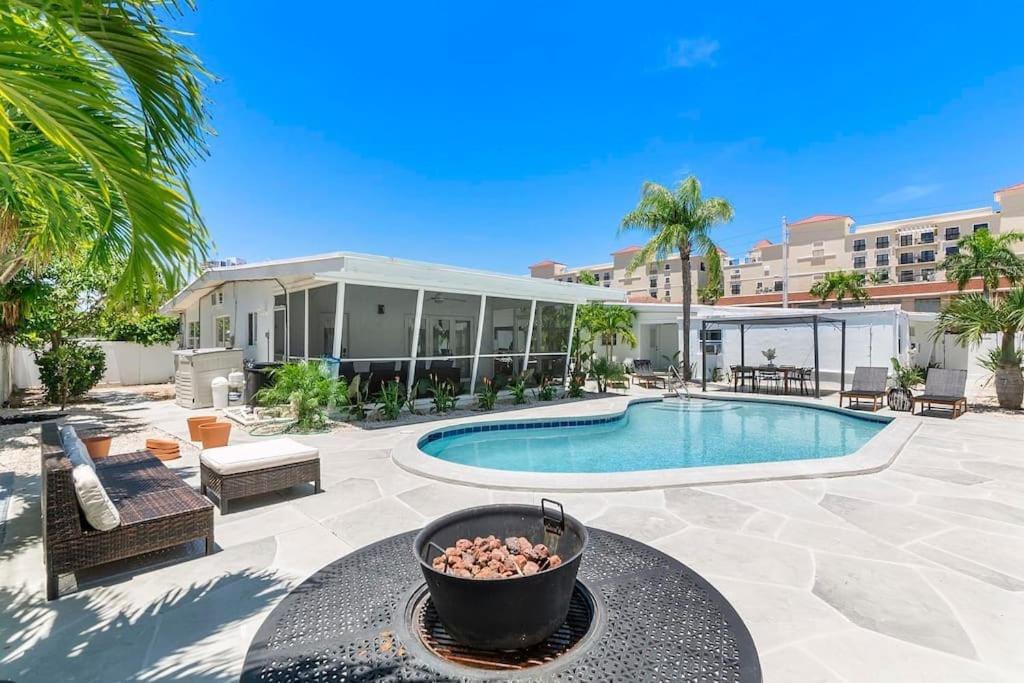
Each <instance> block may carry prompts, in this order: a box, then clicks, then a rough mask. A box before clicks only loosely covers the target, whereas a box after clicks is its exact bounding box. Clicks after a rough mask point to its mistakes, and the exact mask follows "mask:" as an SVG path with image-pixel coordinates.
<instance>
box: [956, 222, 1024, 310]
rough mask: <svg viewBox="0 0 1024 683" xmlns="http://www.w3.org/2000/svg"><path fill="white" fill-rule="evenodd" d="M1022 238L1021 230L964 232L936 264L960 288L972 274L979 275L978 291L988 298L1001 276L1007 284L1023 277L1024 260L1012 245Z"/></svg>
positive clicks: (971, 277)
mask: <svg viewBox="0 0 1024 683" xmlns="http://www.w3.org/2000/svg"><path fill="white" fill-rule="evenodd" d="M1021 241H1024V233H1019V232H1006V233H1003V234H1001V235H992V234H991V233H989V232H988V231H987V230H982V231H979V232H975V233H972V234H970V235H965V236H964V237H961V238H960V241H959V242H957V253H955V254H950V255H949V256H947V257H946V258H945V259H944V260H943V261H942V262H941V263H940V264H939V268H942V269H944V270H945V271H946V279H947V280H951V281H952V282H955V283H956V286H957V288H958V289H960V290H963V289H964V287H966V286H967V283H968V282H970V281H971V279H973V278H976V277H977V278H981V287H982V295H983V296H984V297H985V298H986V299H991V298H992V291H993V290H995V289H998V288H999V281H1000V279H1001V278H1006V279H1007V280H1009V282H1010V284H1011V285H1016V284H1019V283H1021V282H1022V281H1024V260H1022V259H1021V257H1020V256H1018V255H1017V254H1015V253H1014V251H1013V249H1012V247H1013V245H1014V244H1017V243H1019V242H1021Z"/></svg>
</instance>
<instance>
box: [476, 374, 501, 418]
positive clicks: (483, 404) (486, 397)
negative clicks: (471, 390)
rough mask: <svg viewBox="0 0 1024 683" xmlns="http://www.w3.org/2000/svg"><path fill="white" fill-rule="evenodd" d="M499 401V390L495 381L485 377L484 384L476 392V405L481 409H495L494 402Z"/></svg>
mask: <svg viewBox="0 0 1024 683" xmlns="http://www.w3.org/2000/svg"><path fill="white" fill-rule="evenodd" d="M497 402H498V390H497V389H495V388H494V382H492V381H491V380H490V379H488V378H487V377H484V378H483V386H482V387H481V388H480V391H478V392H476V407H477V408H478V409H479V410H494V404H496V403H497Z"/></svg>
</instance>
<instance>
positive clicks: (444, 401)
mask: <svg viewBox="0 0 1024 683" xmlns="http://www.w3.org/2000/svg"><path fill="white" fill-rule="evenodd" d="M427 391H428V392H430V401H431V404H432V405H431V406H430V412H432V413H436V414H438V415H441V414H444V413H450V412H451V411H452V410H454V409H455V404H456V403H457V401H458V398H457V397H456V396H455V387H453V386H452V383H451V381H450V380H447V379H441V378H439V377H437V376H436V375H431V376H430V388H429V389H427Z"/></svg>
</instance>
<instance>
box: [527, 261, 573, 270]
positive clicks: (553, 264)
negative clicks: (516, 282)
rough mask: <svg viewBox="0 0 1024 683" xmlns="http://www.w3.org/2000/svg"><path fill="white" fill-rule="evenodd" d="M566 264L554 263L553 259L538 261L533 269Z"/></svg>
mask: <svg viewBox="0 0 1024 683" xmlns="http://www.w3.org/2000/svg"><path fill="white" fill-rule="evenodd" d="M564 265H565V264H564V263H562V262H561V261H552V260H551V259H545V260H543V261H537V262H536V263H534V264H533V265H532V266H530V267H531V268H540V267H541V266H564Z"/></svg>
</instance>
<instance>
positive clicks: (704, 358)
mask: <svg viewBox="0 0 1024 683" xmlns="http://www.w3.org/2000/svg"><path fill="white" fill-rule="evenodd" d="M707 336H708V321H707V320H701V321H700V339H698V340H697V341H698V342H700V390H701V391H707V390H708V365H707V364H708V345H707V343H706V342H705V340H706V339H707Z"/></svg>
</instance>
